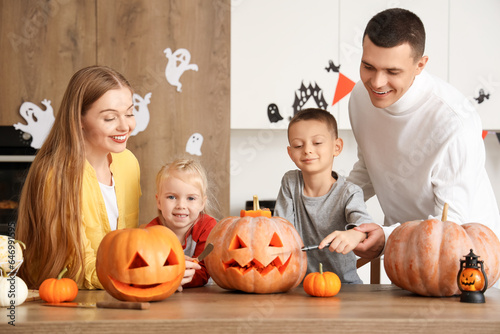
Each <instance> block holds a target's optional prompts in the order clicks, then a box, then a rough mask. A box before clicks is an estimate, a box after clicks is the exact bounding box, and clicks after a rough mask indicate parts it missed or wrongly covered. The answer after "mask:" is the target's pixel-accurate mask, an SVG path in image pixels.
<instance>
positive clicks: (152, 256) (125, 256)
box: [96, 225, 186, 302]
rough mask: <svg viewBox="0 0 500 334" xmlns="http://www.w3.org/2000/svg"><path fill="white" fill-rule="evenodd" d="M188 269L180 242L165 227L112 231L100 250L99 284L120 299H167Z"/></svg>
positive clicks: (97, 266) (142, 300) (98, 265)
mask: <svg viewBox="0 0 500 334" xmlns="http://www.w3.org/2000/svg"><path fill="white" fill-rule="evenodd" d="M185 269H186V263H185V259H184V251H183V249H182V246H181V244H180V242H179V239H178V238H177V236H176V235H175V234H174V232H172V231H171V230H170V229H168V228H167V227H165V226H161V225H155V226H151V227H146V228H129V229H121V230H115V231H112V232H110V233H108V234H107V235H106V236H105V237H104V238H103V240H102V241H101V244H100V245H99V248H98V250H97V260H96V270H97V276H98V277H99V281H100V282H101V284H102V285H103V287H104V289H105V290H106V291H107V292H108V293H109V294H110V295H112V296H113V297H115V298H116V299H119V300H125V301H140V302H146V301H155V300H162V299H165V298H167V297H169V296H170V295H171V294H173V293H174V292H175V290H176V289H177V288H178V287H179V285H180V283H181V281H182V278H183V277H184V271H185Z"/></svg>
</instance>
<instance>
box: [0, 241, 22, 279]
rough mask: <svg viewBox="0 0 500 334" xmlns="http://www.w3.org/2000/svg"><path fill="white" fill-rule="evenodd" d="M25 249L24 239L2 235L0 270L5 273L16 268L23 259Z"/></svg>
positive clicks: (0, 242)
mask: <svg viewBox="0 0 500 334" xmlns="http://www.w3.org/2000/svg"><path fill="white" fill-rule="evenodd" d="M23 249H26V245H25V244H24V243H23V242H22V241H19V240H14V239H13V238H11V237H8V236H5V235H0V270H1V271H3V272H4V273H10V272H11V271H12V270H15V269H16V268H17V267H18V266H19V265H20V263H21V261H22V260H23Z"/></svg>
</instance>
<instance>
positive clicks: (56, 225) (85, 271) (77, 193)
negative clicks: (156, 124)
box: [16, 66, 141, 289]
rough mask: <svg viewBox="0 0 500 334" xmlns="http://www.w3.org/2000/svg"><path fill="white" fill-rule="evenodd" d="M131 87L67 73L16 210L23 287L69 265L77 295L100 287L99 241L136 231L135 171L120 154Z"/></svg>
mask: <svg viewBox="0 0 500 334" xmlns="http://www.w3.org/2000/svg"><path fill="white" fill-rule="evenodd" d="M133 108H134V105H133V102H132V88H131V87H130V84H129V83H128V82H127V80H126V79H125V78H124V77H123V76H122V75H121V74H119V73H118V72H116V71H114V70H113V69H111V68H108V67H103V66H91V67H87V68H84V69H81V70H80V71H78V72H77V73H75V74H74V75H73V77H72V78H71V80H70V82H69V85H68V87H67V89H66V92H65V94H64V97H63V100H62V102H61V107H60V109H59V112H58V114H57V115H56V119H55V122H54V125H53V127H52V130H51V131H50V134H49V135H48V137H47V139H46V141H45V143H44V144H43V146H42V148H41V149H40V151H39V152H38V154H37V155H36V158H35V160H34V161H33V164H32V165H31V168H30V171H29V173H28V176H27V178H26V181H25V184H24V187H23V190H22V193H21V200H20V204H19V216H18V221H17V228H16V238H17V239H19V240H22V241H23V242H24V243H25V244H26V251H25V252H24V257H25V262H24V265H23V266H21V268H20V272H19V275H20V276H21V277H22V278H23V279H24V280H25V281H26V283H27V284H28V286H29V287H30V288H38V287H39V286H40V284H41V283H42V282H43V281H44V280H45V279H47V278H51V277H56V276H57V274H58V273H59V272H60V271H61V270H62V269H63V268H64V267H68V274H67V275H66V277H69V278H72V279H74V280H75V281H76V282H77V284H78V287H79V288H80V289H95V288H102V285H101V283H100V282H99V280H98V278H97V274H96V271H95V260H96V257H95V254H96V252H97V248H98V247H99V244H100V242H101V240H102V238H103V237H104V235H105V234H106V233H108V232H110V231H111V230H114V229H116V228H118V229H120V228H125V227H137V225H138V216H139V197H140V195H141V190H140V172H139V164H138V162H137V159H136V158H135V156H134V155H133V154H132V153H131V152H130V151H128V150H127V149H126V143H127V140H128V138H129V136H130V133H131V132H132V131H133V130H134V128H135V119H134V116H133Z"/></svg>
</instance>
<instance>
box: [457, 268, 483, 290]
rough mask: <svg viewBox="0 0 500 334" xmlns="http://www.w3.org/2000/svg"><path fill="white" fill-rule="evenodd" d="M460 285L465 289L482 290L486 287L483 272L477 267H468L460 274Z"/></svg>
mask: <svg viewBox="0 0 500 334" xmlns="http://www.w3.org/2000/svg"><path fill="white" fill-rule="evenodd" d="M459 282H460V287H461V288H462V289H463V290H465V291H481V290H482V289H483V288H484V278H483V274H482V273H481V272H480V271H479V270H478V269H476V268H466V269H464V270H463V271H462V273H461V274H460V279H459Z"/></svg>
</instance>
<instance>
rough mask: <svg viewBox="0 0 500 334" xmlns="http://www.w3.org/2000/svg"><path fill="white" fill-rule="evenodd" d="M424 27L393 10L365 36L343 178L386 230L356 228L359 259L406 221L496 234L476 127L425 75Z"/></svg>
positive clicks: (459, 102) (376, 250) (460, 103)
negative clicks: (477, 227)
mask: <svg viewBox="0 0 500 334" xmlns="http://www.w3.org/2000/svg"><path fill="white" fill-rule="evenodd" d="M424 48H425V29H424V26H423V24H422V22H421V20H420V19H419V18H418V17H417V16H416V15H415V14H414V13H412V12H410V11H408V10H405V9H399V8H392V9H388V10H385V11H383V12H380V13H378V14H377V15H375V16H374V17H373V18H372V19H371V20H370V21H369V22H368V25H367V27H366V30H365V32H364V36H363V55H362V59H361V67H360V76H361V80H360V82H358V83H357V84H356V86H355V87H354V89H353V91H352V93H351V98H350V101H349V116H350V120H351V125H352V129H353V133H354V136H355V138H356V141H357V144H358V159H359V160H358V162H356V164H355V165H354V167H353V170H352V171H351V173H350V175H349V177H348V180H349V181H351V182H353V183H355V184H357V185H359V186H360V187H361V188H362V189H363V191H364V196H365V201H366V200H367V199H368V198H370V197H372V196H373V195H377V198H378V200H379V202H380V205H381V208H382V210H383V212H384V216H385V222H384V225H386V226H389V227H384V228H381V227H380V226H379V225H377V224H365V225H361V226H360V227H356V229H358V230H360V231H362V232H367V233H368V238H367V239H366V240H365V241H364V242H363V243H361V244H359V245H358V247H356V249H355V253H356V254H357V255H358V256H361V257H365V258H374V257H377V256H379V255H380V254H381V252H382V250H383V248H384V245H385V240H386V239H387V237H388V235H389V234H390V232H391V231H392V230H393V229H394V228H395V227H396V226H397V225H398V223H404V222H406V221H410V220H419V219H426V218H428V217H429V216H432V217H436V218H440V217H441V213H442V210H443V206H444V204H445V203H448V205H449V211H448V220H450V221H454V222H456V223H458V224H464V223H468V222H479V223H482V224H484V225H486V226H488V227H489V228H491V229H492V230H493V231H494V232H495V233H496V234H497V236H498V235H499V231H500V215H499V212H498V206H497V202H496V199H495V195H494V193H493V189H492V187H491V184H490V181H489V179H488V176H487V174H486V170H485V167H484V163H485V149H484V143H483V141H482V137H481V131H482V127H481V121H480V118H479V115H478V114H477V112H476V111H475V110H474V107H473V106H472V105H471V104H470V102H469V101H468V100H467V99H466V98H465V97H464V96H463V95H462V94H460V93H459V92H458V91H457V90H456V89H455V88H453V87H452V86H450V85H449V84H447V83H446V82H444V81H442V80H439V79H438V78H435V77H433V76H431V75H430V74H428V73H427V72H426V71H424V68H425V65H426V64H427V61H428V57H427V56H424V55H423V54H424Z"/></svg>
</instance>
